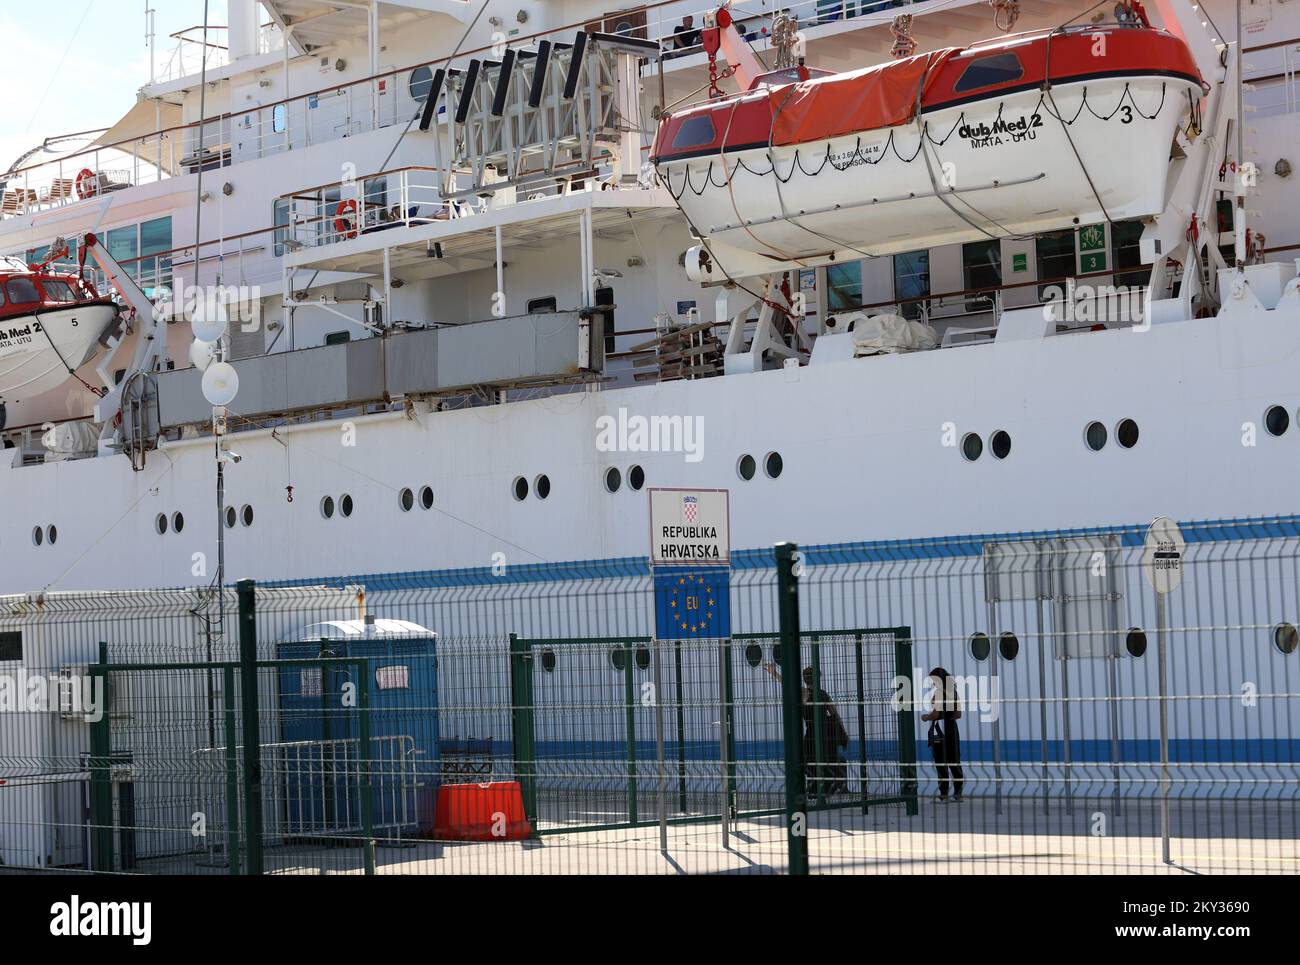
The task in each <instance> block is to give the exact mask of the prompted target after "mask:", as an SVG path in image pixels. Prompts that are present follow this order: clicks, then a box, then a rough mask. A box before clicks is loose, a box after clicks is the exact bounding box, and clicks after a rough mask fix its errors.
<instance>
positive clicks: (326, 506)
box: [320, 496, 334, 519]
mask: <svg viewBox="0 0 1300 965" xmlns="http://www.w3.org/2000/svg"><path fill="white" fill-rule="evenodd" d="M320 514H321V515H322V516H324V517H325V518H326V519H331V518H332V517H333V516H334V497H333V496H326V497H325V498H324V499H322V500H321V501H320Z"/></svg>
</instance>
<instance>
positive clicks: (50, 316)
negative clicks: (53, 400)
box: [0, 258, 118, 403]
mask: <svg viewBox="0 0 1300 965" xmlns="http://www.w3.org/2000/svg"><path fill="white" fill-rule="evenodd" d="M117 314H118V307H117V305H116V303H114V302H113V301H112V300H111V299H108V298H103V297H101V296H100V295H99V293H98V292H97V291H96V290H95V288H94V286H93V285H92V284H90V283H89V282H87V281H85V280H83V279H82V278H81V277H79V276H78V275H76V274H67V273H63V272H58V271H54V270H48V269H47V268H46V266H44V265H40V266H28V265H26V264H24V263H23V262H22V261H20V260H19V259H17V258H0V403H14V402H21V401H23V400H25V399H29V398H31V397H33V396H36V395H40V394H41V393H42V392H48V391H49V390H50V389H54V388H57V387H58V386H60V385H62V384H63V383H64V382H66V381H67V380H68V379H70V378H72V377H73V373H75V372H76V370H77V369H78V368H80V367H81V366H82V365H84V364H85V363H86V362H88V361H89V360H90V359H91V358H92V357H93V356H94V355H95V353H96V351H97V348H98V345H97V343H98V341H99V338H100V336H101V335H103V334H104V332H105V331H106V330H107V329H108V328H109V326H111V325H112V324H113V322H114V321H115V320H116V318H117Z"/></svg>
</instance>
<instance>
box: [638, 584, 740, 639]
mask: <svg viewBox="0 0 1300 965" xmlns="http://www.w3.org/2000/svg"><path fill="white" fill-rule="evenodd" d="M654 581H655V636H656V637H657V638H658V639H660V640H688V639H692V638H705V637H729V636H731V591H730V587H731V570H730V569H729V568H728V567H725V566H711V567H698V568H693V569H692V568H690V567H676V566H671V567H669V566H657V567H655V570H654Z"/></svg>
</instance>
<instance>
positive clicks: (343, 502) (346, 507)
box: [339, 493, 352, 518]
mask: <svg viewBox="0 0 1300 965" xmlns="http://www.w3.org/2000/svg"><path fill="white" fill-rule="evenodd" d="M339 513H340V514H341V515H342V516H343V517H344V518H347V517H348V516H351V515H352V497H351V496H349V495H348V494H347V493H344V494H343V495H342V497H341V498H340V499H339Z"/></svg>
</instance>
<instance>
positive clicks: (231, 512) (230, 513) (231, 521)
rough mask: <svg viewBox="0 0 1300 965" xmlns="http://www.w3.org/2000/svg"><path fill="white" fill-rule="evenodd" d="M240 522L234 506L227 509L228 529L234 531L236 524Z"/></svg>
mask: <svg viewBox="0 0 1300 965" xmlns="http://www.w3.org/2000/svg"><path fill="white" fill-rule="evenodd" d="M237 522H239V513H237V512H235V507H234V506H227V507H226V529H234V528H235V523H237Z"/></svg>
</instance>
